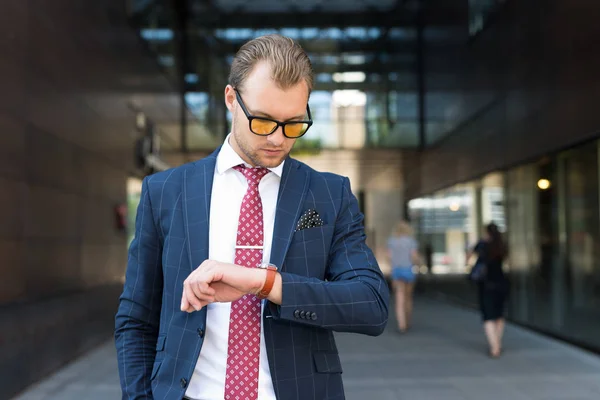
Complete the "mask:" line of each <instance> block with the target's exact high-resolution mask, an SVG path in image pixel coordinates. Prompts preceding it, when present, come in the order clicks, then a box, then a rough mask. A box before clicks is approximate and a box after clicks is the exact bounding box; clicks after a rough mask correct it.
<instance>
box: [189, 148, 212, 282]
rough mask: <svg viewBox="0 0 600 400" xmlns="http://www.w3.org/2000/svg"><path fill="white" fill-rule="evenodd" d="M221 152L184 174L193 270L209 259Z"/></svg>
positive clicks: (190, 260) (190, 256)
mask: <svg viewBox="0 0 600 400" xmlns="http://www.w3.org/2000/svg"><path fill="white" fill-rule="evenodd" d="M219 150H220V148H218V149H217V150H216V151H215V152H214V153H212V154H211V155H210V156H208V157H207V158H205V159H203V160H200V161H198V162H196V163H195V164H194V168H190V169H187V170H186V171H185V174H184V184H183V223H184V226H185V231H186V233H187V240H188V258H189V263H190V268H191V269H192V270H194V269H196V268H197V267H198V266H199V265H200V264H201V263H202V262H203V261H204V260H207V259H208V238H209V222H210V200H211V194H212V185H213V177H214V173H215V164H216V161H217V154H218V153H219Z"/></svg>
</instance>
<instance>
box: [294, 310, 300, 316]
mask: <svg viewBox="0 0 600 400" xmlns="http://www.w3.org/2000/svg"><path fill="white" fill-rule="evenodd" d="M294 317H296V318H300V310H296V311H294Z"/></svg>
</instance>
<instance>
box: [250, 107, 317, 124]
mask: <svg viewBox="0 0 600 400" xmlns="http://www.w3.org/2000/svg"><path fill="white" fill-rule="evenodd" d="M248 112H250V115H254V116H255V117H258V116H260V117H266V118H269V119H273V120H275V121H279V120H278V119H277V118H273V117H272V116H271V115H269V114H267V113H265V112H262V111H252V110H250V109H248ZM305 117H306V111H305V112H304V114H302V115H296V116H295V117H292V118H289V119H286V120H285V121H281V122H288V121H293V120H303V119H304V118H305Z"/></svg>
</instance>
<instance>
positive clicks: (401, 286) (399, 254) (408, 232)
mask: <svg viewBox="0 0 600 400" xmlns="http://www.w3.org/2000/svg"><path fill="white" fill-rule="evenodd" d="M387 248H388V256H389V260H390V264H391V266H392V281H393V285H394V286H393V287H394V296H395V299H396V300H395V302H396V320H397V322H398V329H399V330H400V332H406V330H407V329H408V327H409V326H410V320H411V317H412V305H413V301H412V297H413V288H414V283H415V279H416V277H415V273H414V271H413V266H414V265H415V264H418V260H419V253H418V251H417V248H418V245H417V241H416V240H415V239H414V238H413V237H412V228H411V227H410V225H409V224H408V223H407V222H406V221H400V222H398V224H397V225H396V226H395V228H394V232H393V235H392V236H391V237H390V238H389V239H388V242H387Z"/></svg>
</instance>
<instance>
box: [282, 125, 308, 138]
mask: <svg viewBox="0 0 600 400" xmlns="http://www.w3.org/2000/svg"><path fill="white" fill-rule="evenodd" d="M307 129H308V124H304V123H292V124H287V125H286V126H285V134H286V136H289V137H293V138H295V137H300V136H302V135H304V132H306V130H307Z"/></svg>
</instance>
